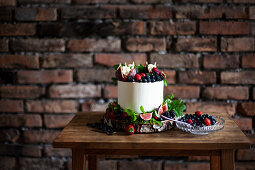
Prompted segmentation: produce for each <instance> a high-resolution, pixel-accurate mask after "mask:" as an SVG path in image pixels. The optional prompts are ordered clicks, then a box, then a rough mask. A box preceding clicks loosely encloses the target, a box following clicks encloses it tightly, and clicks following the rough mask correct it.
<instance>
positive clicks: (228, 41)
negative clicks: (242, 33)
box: [221, 38, 255, 52]
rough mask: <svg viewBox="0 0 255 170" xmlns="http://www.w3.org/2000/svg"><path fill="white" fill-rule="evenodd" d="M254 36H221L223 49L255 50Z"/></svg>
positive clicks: (228, 50)
mask: <svg viewBox="0 0 255 170" xmlns="http://www.w3.org/2000/svg"><path fill="white" fill-rule="evenodd" d="M254 47H255V43H254V38H221V51H223V52H238V51H254V50H255V48H254Z"/></svg>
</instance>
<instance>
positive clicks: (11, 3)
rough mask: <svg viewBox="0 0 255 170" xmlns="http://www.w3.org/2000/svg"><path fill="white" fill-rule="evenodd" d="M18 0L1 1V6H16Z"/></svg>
mask: <svg viewBox="0 0 255 170" xmlns="http://www.w3.org/2000/svg"><path fill="white" fill-rule="evenodd" d="M15 5H16V0H0V6H15Z"/></svg>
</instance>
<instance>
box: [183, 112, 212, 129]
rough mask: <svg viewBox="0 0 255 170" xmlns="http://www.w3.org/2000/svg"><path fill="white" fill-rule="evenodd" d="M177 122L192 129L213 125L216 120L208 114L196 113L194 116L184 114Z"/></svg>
mask: <svg viewBox="0 0 255 170" xmlns="http://www.w3.org/2000/svg"><path fill="white" fill-rule="evenodd" d="M179 121H182V122H186V123H189V124H191V125H192V126H193V127H196V126H199V127H203V126H210V125H215V123H216V120H215V118H214V117H213V116H210V115H208V114H202V112H201V111H196V112H195V114H186V115H185V116H184V117H182V118H180V119H179Z"/></svg>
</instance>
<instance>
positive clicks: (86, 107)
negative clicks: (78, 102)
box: [82, 100, 108, 112]
mask: <svg viewBox="0 0 255 170" xmlns="http://www.w3.org/2000/svg"><path fill="white" fill-rule="evenodd" d="M107 106H108V103H96V102H95V101H93V100H89V101H86V102H84V103H82V111H95V112H97V111H100V112H104V111H105V110H106V108H107Z"/></svg>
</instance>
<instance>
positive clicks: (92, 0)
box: [74, 0, 127, 4]
mask: <svg viewBox="0 0 255 170" xmlns="http://www.w3.org/2000/svg"><path fill="white" fill-rule="evenodd" d="M126 1H127V0H74V3H77V4H96V3H124V2H126Z"/></svg>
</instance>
